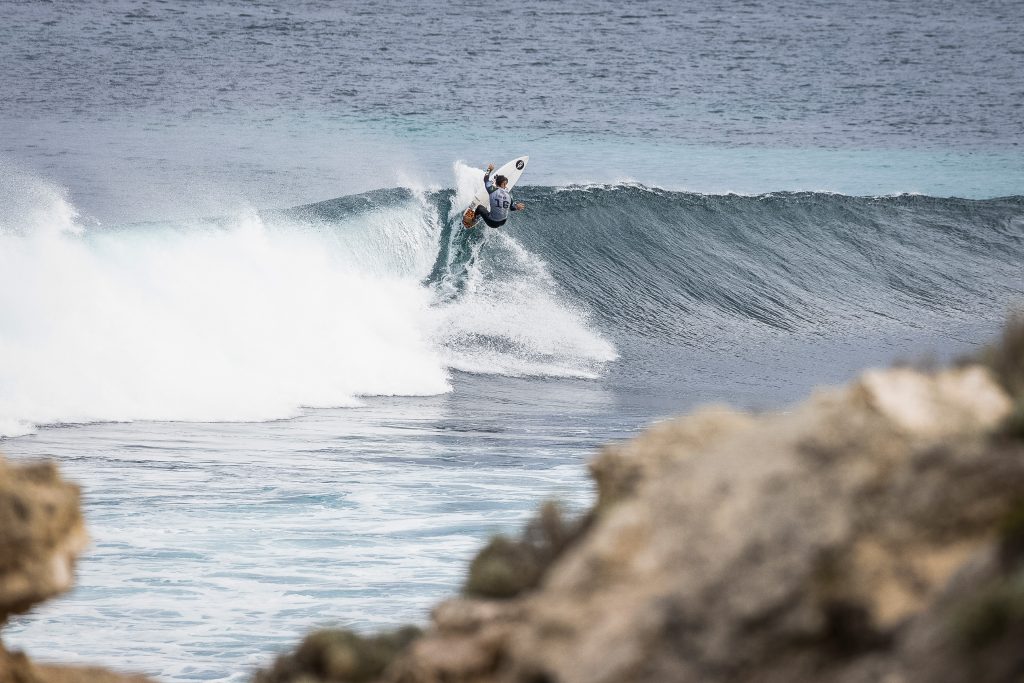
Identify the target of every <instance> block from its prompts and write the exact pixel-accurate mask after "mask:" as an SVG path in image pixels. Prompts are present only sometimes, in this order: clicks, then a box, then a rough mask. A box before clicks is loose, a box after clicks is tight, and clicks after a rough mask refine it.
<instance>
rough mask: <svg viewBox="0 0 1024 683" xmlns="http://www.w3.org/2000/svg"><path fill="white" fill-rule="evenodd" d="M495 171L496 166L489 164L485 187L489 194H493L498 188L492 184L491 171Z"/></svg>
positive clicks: (485, 175)
mask: <svg viewBox="0 0 1024 683" xmlns="http://www.w3.org/2000/svg"><path fill="white" fill-rule="evenodd" d="M493 170H494V164H487V172H486V173H484V187H485V188H486V189H487V194H491V193H492V192H494V190H496V189H497V188H496V187H495V186H494V183H492V182H491V171H493Z"/></svg>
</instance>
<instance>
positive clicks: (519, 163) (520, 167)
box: [516, 159, 526, 171]
mask: <svg viewBox="0 0 1024 683" xmlns="http://www.w3.org/2000/svg"><path fill="white" fill-rule="evenodd" d="M523 166H526V164H524V163H523V160H522V159H520V160H519V161H517V162H516V170H517V171H522V170H523Z"/></svg>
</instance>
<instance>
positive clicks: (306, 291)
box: [0, 167, 1024, 435]
mask: <svg viewBox="0 0 1024 683" xmlns="http://www.w3.org/2000/svg"><path fill="white" fill-rule="evenodd" d="M456 172H457V176H458V178H457V179H458V187H459V189H457V190H444V191H435V192H414V191H411V190H406V189H393V190H380V191H375V192H370V193H366V194H361V195H355V196H348V197H342V198H339V199H335V200H331V201H326V202H322V203H319V204H314V205H310V206H305V207H299V208H296V209H290V210H286V211H275V212H256V211H252V212H248V213H242V214H239V215H236V216H233V217H230V218H223V219H218V220H207V221H196V222H192V223H174V224H170V223H168V224H160V223H148V224H143V225H131V226H123V227H118V228H103V227H97V226H88V225H83V221H81V220H80V219H78V217H77V216H76V214H75V211H74V208H73V207H72V206H71V205H70V204H69V203H68V201H67V200H66V198H65V197H64V196H63V194H62V193H61V192H60V191H59V190H58V189H56V188H53V187H50V186H47V185H46V184H45V183H40V182H39V181H37V180H32V179H25V178H20V179H18V182H12V183H9V184H8V185H9V187H7V188H6V189H5V192H6V195H3V196H0V201H2V202H3V204H4V205H5V206H6V207H8V209H9V210H8V211H6V212H5V213H4V218H3V223H2V224H0V434H2V435H13V434H18V433H25V432H27V431H31V430H32V429H34V428H35V427H36V426H38V425H40V424H53V423H73V422H86V421H98V420H113V421H121V420H137V419H153V420H203V421H209V420H267V419H274V418H281V417H287V416H290V415H294V414H295V413H296V412H297V411H298V410H299V409H300V408H301V407H305V406H313V407H317V406H348V405H354V404H356V403H357V402H358V399H359V397H361V396H371V395H429V394H436V393H441V392H445V391H448V390H450V373H451V371H453V370H458V371H466V372H472V373H488V374H499V375H507V376H555V377H583V378H593V377H598V376H601V375H602V373H603V372H604V370H605V368H606V365H607V363H608V362H609V361H612V360H614V359H616V358H617V357H618V355H619V353H622V354H624V358H623V362H624V363H625V364H626V365H629V364H630V363H631V362H634V361H635V359H636V358H637V357H639V356H638V355H637V354H635V353H633V350H634V349H637V348H640V347H641V346H644V345H646V346H655V347H659V348H673V347H676V348H678V347H684V348H688V349H689V350H690V351H693V350H694V349H696V350H698V351H699V350H700V349H719V350H721V349H722V348H729V347H733V346H736V347H739V346H747V347H749V345H750V344H751V343H752V342H751V340H756V339H757V338H759V337H761V338H775V339H778V338H780V337H781V338H788V337H792V336H794V335H795V336H806V337H808V338H811V339H813V338H820V337H827V338H832V339H835V338H842V337H848V338H850V339H851V340H856V339H857V338H858V337H859V336H864V335H869V334H870V333H871V331H872V330H873V329H876V328H878V329H881V328H892V327H894V326H895V327H899V328H901V329H906V330H915V329H927V330H933V331H934V330H937V331H941V330H943V329H947V328H948V329H952V328H954V327H957V326H958V325H960V324H964V325H969V324H971V323H972V322H977V321H979V320H980V321H982V323H986V324H991V323H993V321H997V320H998V319H999V318H1001V317H1002V315H1003V314H1004V313H1005V310H1006V307H1007V306H1008V305H1011V304H1012V303H1013V302H1015V301H1019V300H1020V297H1021V295H1022V290H1024V282H1022V278H1021V271H1020V263H1021V261H1022V257H1024V238H1022V235H1024V199H1022V198H1020V197H1011V198H1005V199H995V200H987V201H965V200H958V199H936V198H930V197H920V196H898V197H887V198H857V197H846V196H839V195H826V194H809V193H808V194H782V195H764V196H757V197H742V196H736V195H726V196H705V195H698V194H688V193H678V192H667V191H662V190H656V189H650V188H646V187H640V186H630V185H626V186H600V187H574V188H561V189H560V188H544V187H527V188H520V189H518V190H517V192H516V193H515V194H516V198H517V199H518V200H524V201H526V202H527V204H528V210H527V211H526V212H524V213H521V214H516V215H514V216H513V219H512V222H511V223H510V225H509V229H508V230H502V231H494V230H487V231H481V230H475V231H472V232H468V233H467V232H466V231H464V230H462V229H461V227H459V223H458V214H459V210H460V209H461V208H462V207H463V206H464V205H465V203H466V199H467V197H468V196H469V188H470V187H471V184H472V181H473V178H474V174H478V173H479V172H476V171H473V170H472V169H468V168H465V167H457V169H456ZM969 341H973V342H977V341H979V339H973V340H969ZM854 343H856V342H855V341H854ZM648 372H649V369H648ZM658 372H661V373H662V374H671V373H672V372H673V369H672V367H664V368H661V369H659V370H658Z"/></svg>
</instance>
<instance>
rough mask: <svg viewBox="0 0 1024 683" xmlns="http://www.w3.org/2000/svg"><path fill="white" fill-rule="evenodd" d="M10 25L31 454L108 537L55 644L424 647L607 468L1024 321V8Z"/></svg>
mask: <svg viewBox="0 0 1024 683" xmlns="http://www.w3.org/2000/svg"><path fill="white" fill-rule="evenodd" d="M0 8H2V9H3V14H4V18H5V20H4V22H0V63H3V64H4V68H3V70H2V72H0V451H3V452H4V453H5V454H6V456H7V457H9V458H12V459H15V460H22V459H30V458H51V459H54V460H56V461H57V462H58V463H59V464H60V467H61V470H62V472H63V474H64V476H65V477H67V478H70V479H72V480H74V481H76V482H78V483H80V484H81V485H82V487H83V490H84V509H85V514H86V519H87V523H88V526H89V530H90V533H91V535H92V537H93V544H92V546H91V548H90V549H89V551H88V552H87V553H86V554H85V556H84V557H83V558H82V560H81V562H80V565H79V572H78V584H77V587H76V588H75V589H74V590H73V591H72V592H71V593H69V594H68V595H66V596H63V597H61V598H58V599H55V600H53V601H50V602H48V603H46V604H45V605H42V606H40V607H38V608H36V609H35V610H33V611H32V612H31V613H30V614H28V615H25V616H23V617H19V618H17V619H15V620H13V621H12V623H10V624H9V625H8V626H7V627H6V628H5V629H4V633H3V637H4V642H5V644H7V645H8V646H14V647H20V648H24V649H25V650H27V651H28V652H29V653H30V654H31V655H32V656H33V657H35V658H37V659H41V660H47V661H51V660H52V661H77V662H89V663H97V664H104V665H107V666H112V667H115V668H120V669H129V670H137V671H141V672H144V673H147V674H150V675H152V676H154V677H157V678H159V679H161V680H164V681H180V682H184V681H214V680H215V681H243V680H247V678H248V677H249V676H250V675H251V672H252V670H253V669H254V668H255V667H257V666H260V665H266V664H267V663H269V661H270V660H271V658H272V656H273V654H274V653H276V652H282V651H285V650H287V649H288V648H290V647H292V646H293V645H294V644H295V643H296V642H297V641H298V639H299V638H301V636H302V634H304V633H306V632H307V631H309V630H310V629H312V628H315V627H320V626H327V625H340V626H348V627H352V628H356V629H358V630H364V631H368V630H372V629H376V628H385V627H390V626H394V625H398V624H402V623H407V622H412V623H419V624H423V623H425V622H426V620H427V618H428V610H429V607H430V606H431V605H432V604H434V603H436V602H437V601H438V600H439V599H442V598H444V597H445V596H448V595H452V594H454V593H456V592H457V591H458V590H459V586H460V584H461V582H462V579H463V576H464V572H465V566H466V564H467V561H468V559H469V558H470V557H471V556H472V554H473V552H474V551H475V550H476V549H477V548H479V547H480V546H481V545H482V544H483V542H484V541H485V539H486V538H487V536H488V535H489V534H492V533H495V532H512V531H515V530H516V529H517V528H518V527H520V526H521V525H522V524H523V523H524V521H525V520H526V519H528V518H529V517H530V515H531V514H532V512H533V511H534V510H535V509H536V508H537V507H538V505H539V504H540V503H541V502H542V501H543V500H545V499H549V498H554V499H558V500H561V501H563V503H564V504H565V505H566V506H567V507H568V508H570V509H573V510H579V509H581V508H583V507H585V506H586V505H588V503H589V502H590V500H591V499H592V495H593V492H592V489H591V485H590V482H589V479H588V477H587V474H586V467H585V464H586V462H587V460H588V459H589V458H590V457H591V456H592V455H593V454H594V453H595V452H596V450H597V449H598V448H599V447H600V446H601V444H604V443H607V442H609V441H614V440H618V439H623V438H628V437H629V436H630V435H632V434H634V433H636V432H637V431H638V430H640V429H642V428H643V427H645V426H646V425H649V424H651V423H652V422H654V421H657V420H659V419H663V418H665V417H668V416H671V415H676V414H679V413H685V412H688V411H692V410H694V409H695V408H696V407H697V406H699V405H701V404H706V403H723V402H724V403H729V404H733V405H736V406H739V407H742V408H746V409H751V410H757V411H780V410H786V409H787V407H788V406H789V405H791V404H792V403H793V402H795V401H797V400H799V399H800V398H801V397H802V396H804V395H806V393H807V392H808V391H809V390H810V389H811V388H812V387H814V386H817V385H821V384H830V383H832V384H835V383H840V382H843V381H846V380H848V379H849V378H851V377H853V376H854V375H856V373H857V372H858V371H860V370H861V369H863V368H865V367H871V366H878V365H884V364H889V363H893V362H920V363H927V362H931V361H933V360H935V361H944V360H948V359H951V358H955V357H958V356H962V355H965V354H969V353H972V352H974V351H976V350H977V349H978V348H979V346H980V345H982V344H984V343H986V342H987V341H988V340H989V339H991V338H992V337H993V336H994V335H995V334H996V333H997V331H998V329H999V327H1000V325H1001V322H1002V320H1003V319H1004V318H1005V316H1006V314H1007V312H1008V311H1009V310H1010V309H1011V308H1013V307H1015V306H1022V305H1024V267H1022V263H1024V148H1022V142H1024V46H1022V45H1021V42H1020V35H1021V32H1022V29H1024V19H1022V17H1024V13H1022V12H1021V11H1020V9H1021V8H1020V3H1019V2H978V3H972V4H971V5H970V6H966V5H963V4H962V3H958V2H941V1H939V2H929V3H921V2H909V1H907V2H903V1H893V2H881V1H866V2H865V1H858V2H842V1H840V2H833V3H829V4H827V5H823V4H821V3H814V2H808V1H797V0H785V1H783V2H773V3H768V2H737V3H727V4H723V5H720V6H709V5H707V4H706V3H693V4H690V3H671V4H669V3H645V2H637V3H631V4H629V5H623V4H622V3H611V2H600V1H596V0H595V1H593V2H582V1H566V2H560V3H547V2H521V3H517V4H512V5H509V6H491V5H481V4H479V3H422V2H421V3H412V2H407V1H405V0H399V1H397V2H387V3H383V2H382V3H375V2H364V3H358V4H354V3H328V2H322V3H321V2H303V1H298V2H289V3H268V2H217V3H214V2H201V1H200V2H192V3H174V2H162V1H150V2H145V1H143V2H119V1H116V0H108V1H100V0H85V1H82V2H76V3H73V4H57V3H48V2H0ZM519 154H529V155H530V164H529V167H528V168H527V170H526V173H525V174H524V176H523V179H522V183H523V185H522V186H520V187H516V188H515V189H514V190H513V195H514V197H515V199H516V200H517V201H523V202H525V203H526V204H527V209H526V211H524V212H522V213H516V214H514V215H513V217H512V219H511V220H510V221H509V223H508V225H507V226H506V227H505V229H503V230H489V229H486V230H474V231H472V232H467V231H465V230H463V229H462V228H461V226H460V224H459V215H460V213H461V210H462V209H463V208H464V207H465V205H466V204H467V202H468V200H469V197H470V196H471V195H472V194H473V191H474V188H475V186H476V184H477V183H479V182H480V177H481V175H482V171H481V169H482V167H483V166H485V165H486V163H487V162H489V161H492V162H494V163H496V164H500V163H503V162H504V161H505V160H507V159H508V158H512V157H514V156H517V155H519Z"/></svg>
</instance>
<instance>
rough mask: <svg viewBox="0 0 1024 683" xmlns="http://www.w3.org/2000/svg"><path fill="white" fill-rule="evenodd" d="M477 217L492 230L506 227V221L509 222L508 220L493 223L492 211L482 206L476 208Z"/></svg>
mask: <svg viewBox="0 0 1024 683" xmlns="http://www.w3.org/2000/svg"><path fill="white" fill-rule="evenodd" d="M476 216H477V218H483V219H484V223H486V224H487V225H488V226H489V227H492V228H500V227H501V226H503V225H505V221H507V220H508V219H507V218H506V219H505V220H504V221H492V220H491V213H490V211H488V210H487V209H486V208H484V206H483V205H482V204H481V205H480V206H478V207H476Z"/></svg>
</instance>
